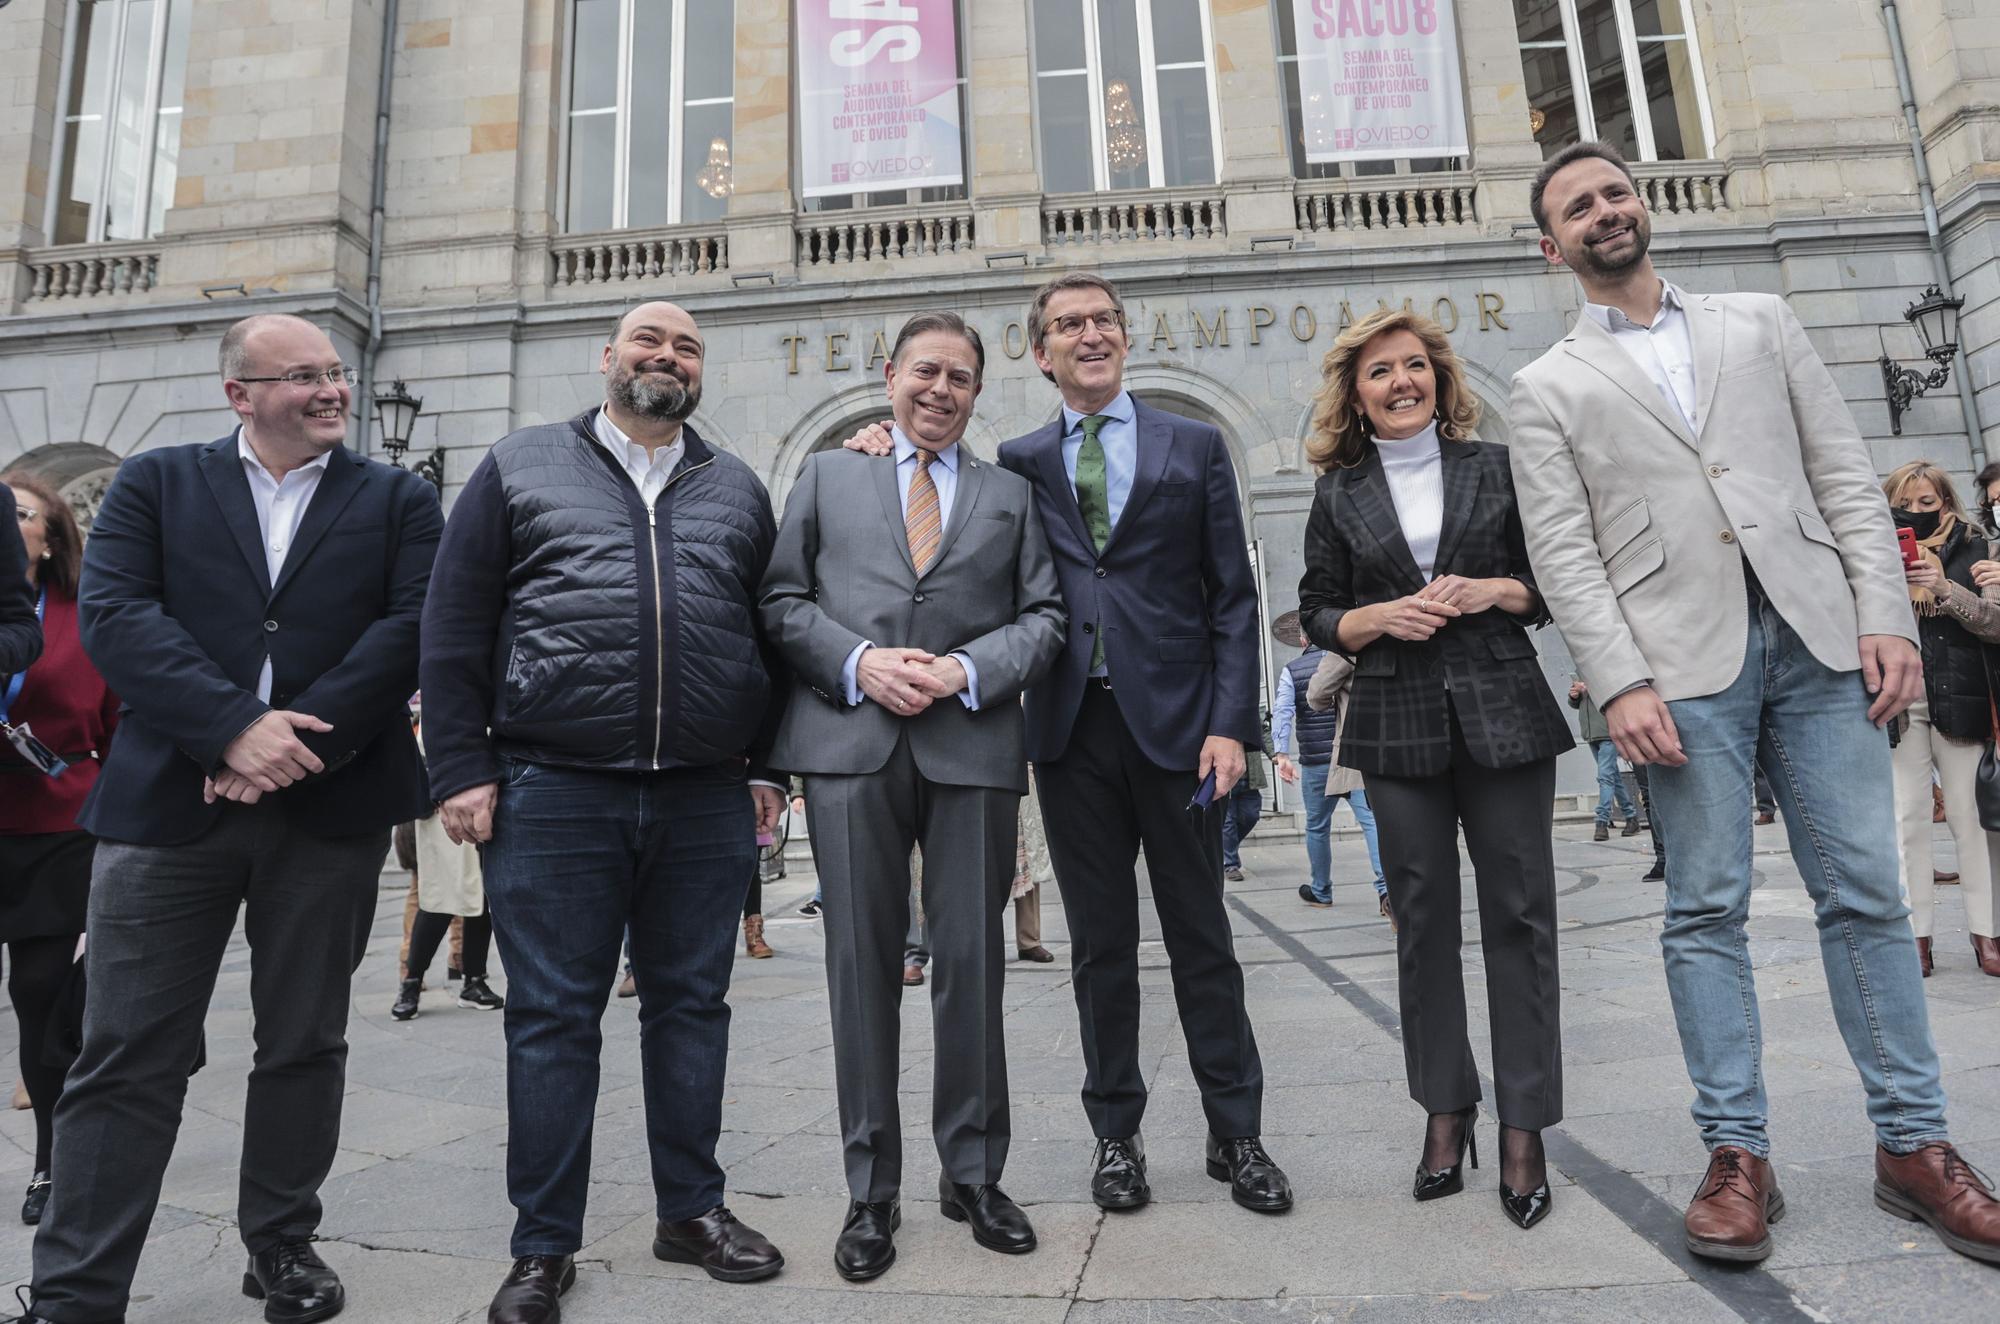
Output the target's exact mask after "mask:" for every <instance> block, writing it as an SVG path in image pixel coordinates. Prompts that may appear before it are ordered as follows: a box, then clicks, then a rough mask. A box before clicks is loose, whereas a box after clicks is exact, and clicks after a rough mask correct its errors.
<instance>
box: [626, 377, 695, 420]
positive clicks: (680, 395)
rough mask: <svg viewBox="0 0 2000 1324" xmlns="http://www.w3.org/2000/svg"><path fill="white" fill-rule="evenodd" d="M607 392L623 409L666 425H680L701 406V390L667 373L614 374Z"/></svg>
mask: <svg viewBox="0 0 2000 1324" xmlns="http://www.w3.org/2000/svg"><path fill="white" fill-rule="evenodd" d="M607 389H608V390H609V392H610V395H611V398H612V400H613V401H614V402H616V403H617V404H618V405H619V406H620V407H621V408H623V409H625V410H627V411H628V412H630V413H634V414H637V415H639V416H640V417H641V418H653V419H658V420H660V421H662V422H666V423H678V422H680V421H681V420H683V419H685V418H686V417H687V416H688V415H690V414H692V413H694V411H695V406H697V405H699V404H700V403H701V387H699V386H691V385H688V384H685V383H683V382H682V381H681V380H680V378H678V377H676V376H674V375H673V374H672V373H668V372H621V373H615V374H613V375H612V378H611V381H610V383H609V384H608V387H607Z"/></svg>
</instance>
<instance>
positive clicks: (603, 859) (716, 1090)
mask: <svg viewBox="0 0 2000 1324" xmlns="http://www.w3.org/2000/svg"><path fill="white" fill-rule="evenodd" d="M480 859H481V864H482V866H483V868H484V870H485V877H486V902H487V906H488V908H489V909H490V910H491V911H492V913H493V931H494V937H495V938H497V939H498V940H499V943H500V957H501V960H503V961H504V962H505V963H506V966H507V1010H506V1013H505V1017H506V1027H507V1196H508V1199H509V1200H511V1201H512V1202H513V1205H514V1208H515V1210H516V1211H517V1216H516V1218H515V1222H514V1237H513V1243H512V1252H511V1253H512V1254H513V1255H515V1256H516V1257H519V1256H523V1255H570V1254H574V1253H575V1252H576V1251H577V1250H578V1249H579V1248H580V1247H581V1246H582V1245H583V1213H584V1205H585V1201H586V1198H587V1196H588V1194H589V1190H590V1139H591V1124H592V1121H593V1119H594V1116H595V1109H596V1104H597V1082H598V1058H599V1055H600V1052H601V1050H602V1047H603V1034H602V1031H601V1028H600V1023H601V1021H602V1020H603V1017H604V1009H605V1006H606V1005H607V1004H608V1003H609V1002H610V999H611V988H612V985H613V984H614V983H615V982H616V980H617V977H618V948H619V942H620V940H621V939H622V938H624V937H625V935H626V932H627V930H628V928H629V930H630V934H631V952H632V973H633V974H634V976H636V977H637V979H638V982H639V1060H640V1067H641V1071H642V1073H643V1080H644V1082H645V1095H646V1139H647V1149H648V1151H649V1153H650V1155H651V1158H652V1176H653V1192H654V1198H655V1200H656V1202H657V1204H658V1213H659V1217H660V1218H662V1219H666V1220H675V1219H682V1218H691V1217H693V1216H694V1215H696V1214H701V1213H706V1212H707V1211H708V1210H710V1209H713V1208H714V1207H715V1206H716V1205H718V1204H721V1203H722V1185H723V1180H722V1168H721V1166H720V1165H718V1164H717V1163H716V1161H715V1142H716V1137H717V1135H718V1134H719V1133H720V1131H721V1129H722V1080H723V1064H724V1062H725V1060H726V1059H727V1057H728V1054H729V1004H728V1002H727V1000H726V998H727V995H728V993H729V974H730V968H731V965H732V963H733V961H734V959H735V953H736V932H737V924H738V921H739V918H740V917H741V915H742V913H743V898H744V895H745V893H746V890H747V888H748V886H749V878H750V871H751V870H752V869H753V868H755V867H756V859H757V838H756V820H755V815H754V812H753V810H752V809H751V801H750V793H749V791H748V790H747V789H746V788H745V787H744V786H743V784H742V783H740V782H735V783H731V782H727V781H722V780H716V781H701V780H694V779H691V778H690V777H689V776H687V775H686V774H644V773H605V772H587V771H582V770H580V769H573V768H557V767H550V766H548V765H545V764H537V763H526V762H521V761H518V760H509V762H508V765H507V772H506V776H505V778H504V780H503V781H502V783H501V787H500V803H499V805H498V807H497V808H496V810H495V811H494V815H493V839H492V840H491V841H490V842H488V843H487V844H486V846H485V847H484V848H483V849H482V850H481V852H480Z"/></svg>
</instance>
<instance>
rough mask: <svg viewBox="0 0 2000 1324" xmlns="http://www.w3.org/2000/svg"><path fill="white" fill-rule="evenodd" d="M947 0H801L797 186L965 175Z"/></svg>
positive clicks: (896, 183)
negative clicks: (799, 170) (798, 179)
mask: <svg viewBox="0 0 2000 1324" xmlns="http://www.w3.org/2000/svg"><path fill="white" fill-rule="evenodd" d="M952 4H953V0H900V3H899V2H898V0H798V5H797V12H798V34H799V35H798V61H799V86H798V108H799V161H800V169H801V174H802V178H801V180H800V188H799V192H800V194H801V196H803V197H808V198H820V197H827V196H830V195H836V194H844V193H873V192H877V191H880V190H883V189H906V188H931V187H936V186H939V185H945V184H962V183H964V182H965V161H964V152H963V149H962V144H963V142H964V136H963V133H962V132H961V128H960V122H959V120H960V116H959V96H958V31H957V22H956V20H955V18H954V16H953V13H952Z"/></svg>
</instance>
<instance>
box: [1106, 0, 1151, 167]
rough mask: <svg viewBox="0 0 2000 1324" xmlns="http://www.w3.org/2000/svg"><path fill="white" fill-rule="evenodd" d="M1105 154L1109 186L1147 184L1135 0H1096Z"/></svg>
mask: <svg viewBox="0 0 2000 1324" xmlns="http://www.w3.org/2000/svg"><path fill="white" fill-rule="evenodd" d="M1097 52H1098V55H1099V57H1100V59H1101V68H1100V77H1101V78H1102V79H1103V87H1104V104H1103V105H1102V106H1100V107H1099V108H1098V114H1100V115H1101V116H1102V117H1103V120H1104V156H1105V162H1106V165H1107V166H1108V168H1109V179H1110V183H1111V187H1112V188H1145V187H1147V185H1148V183H1149V180H1150V176H1149V175H1148V172H1147V169H1146V165H1147V147H1146V88H1145V84H1144V82H1143V81H1142V80H1141V78H1140V73H1141V64H1140V58H1139V11H1138V8H1137V6H1136V3H1135V0H1097Z"/></svg>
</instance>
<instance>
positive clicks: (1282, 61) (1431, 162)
mask: <svg viewBox="0 0 2000 1324" xmlns="http://www.w3.org/2000/svg"><path fill="white" fill-rule="evenodd" d="M1271 13H1272V16H1273V17H1274V18H1275V19H1276V21H1277V25H1278V85H1279V86H1278V90H1279V92H1280V93H1281V94H1282V95H1283V97H1284V101H1285V146H1286V149H1287V150H1288V151H1289V152H1290V153H1291V157H1292V176H1293V178H1295V179H1339V178H1341V177H1343V176H1345V177H1349V178H1351V177H1354V176H1359V175H1409V174H1421V173H1424V172H1426V171H1432V170H1462V169H1464V168H1465V162H1464V161H1463V160H1461V159H1460V158H1458V157H1456V156H1437V157H1415V158H1404V159H1401V160H1395V161H1320V162H1317V163H1315V162H1310V161H1307V160H1306V142H1305V128H1304V125H1305V114H1304V109H1303V107H1301V106H1300V104H1299V102H1300V95H1301V94H1300V89H1299V32H1298V23H1297V18H1298V15H1297V11H1296V10H1294V8H1293V6H1292V0H1272V4H1271Z"/></svg>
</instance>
